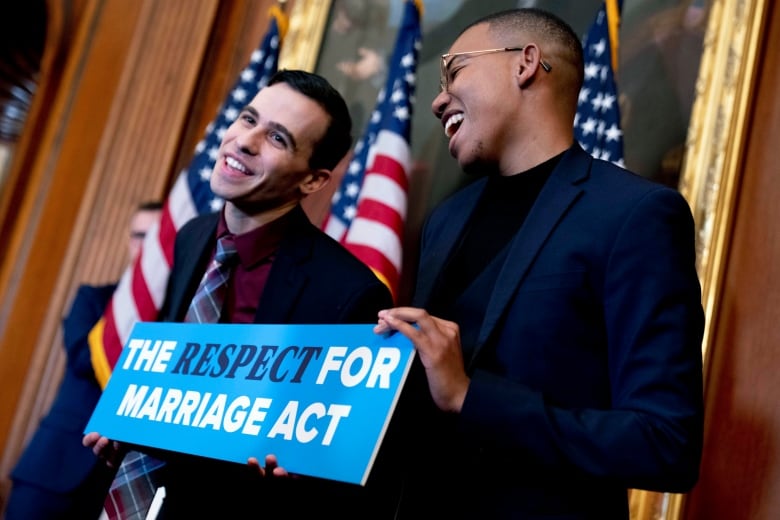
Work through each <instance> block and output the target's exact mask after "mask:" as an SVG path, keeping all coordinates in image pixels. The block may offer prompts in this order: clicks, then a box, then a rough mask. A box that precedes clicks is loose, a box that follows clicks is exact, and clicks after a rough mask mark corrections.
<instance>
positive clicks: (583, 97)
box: [577, 87, 590, 105]
mask: <svg viewBox="0 0 780 520" xmlns="http://www.w3.org/2000/svg"><path fill="white" fill-rule="evenodd" d="M589 97H590V89H589V88H585V87H582V89H580V97H579V98H578V99H577V104H578V105H581V104H583V103H585V102H586V101H587V100H588V98H589Z"/></svg>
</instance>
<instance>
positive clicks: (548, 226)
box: [468, 144, 592, 365]
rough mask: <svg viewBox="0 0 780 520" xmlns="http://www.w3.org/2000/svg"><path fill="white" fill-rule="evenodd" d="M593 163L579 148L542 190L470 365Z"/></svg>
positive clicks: (501, 278)
mask: <svg viewBox="0 0 780 520" xmlns="http://www.w3.org/2000/svg"><path fill="white" fill-rule="evenodd" d="M591 162H592V159H591V157H590V156H589V155H588V154H586V153H585V152H584V151H582V149H581V148H580V147H579V145H577V144H575V145H574V146H573V147H572V148H570V149H569V151H568V152H567V153H566V154H565V155H564V156H563V157H562V158H561V161H560V162H559V163H558V166H556V167H555V169H554V170H553V172H552V174H551V176H550V178H549V180H548V181H547V183H546V184H545V185H544V187H543V188H542V191H541V192H540V193H539V197H538V198H537V200H536V202H534V205H533V206H532V207H531V211H530V212H529V214H528V217H527V218H526V220H525V223H524V224H523V226H522V227H521V228H520V231H519V232H518V233H517V235H515V237H514V239H512V242H511V243H510V246H509V252H508V254H507V258H506V261H505V262H504V266H503V267H502V268H501V271H500V272H499V275H498V279H497V280H496V285H495V288H494V290H493V293H492V294H491V295H490V299H489V301H488V305H487V309H486V310H485V317H484V320H483V322H482V327H481V328H480V332H479V336H478V337H477V343H476V345H475V348H474V350H473V352H472V356H471V359H470V360H469V361H468V363H469V365H470V364H471V363H472V362H473V361H474V360H475V359H476V357H477V355H478V353H479V351H480V350H481V349H482V347H483V346H484V345H485V343H486V342H487V340H488V339H489V338H490V336H491V334H492V333H493V331H494V329H495V328H496V325H497V324H498V322H499V320H500V319H501V316H502V315H503V314H504V311H505V309H506V307H507V305H508V304H509V301H510V299H511V298H512V295H513V294H514V293H515V292H516V291H517V289H518V287H519V285H520V283H521V282H522V280H523V279H524V278H525V275H526V273H527V272H528V269H529V267H530V266H531V264H532V263H533V261H534V259H535V258H536V256H537V254H538V253H539V251H540V249H541V248H542V245H543V244H544V242H545V240H546V239H547V237H548V236H549V235H550V233H552V231H553V229H554V228H555V226H556V224H557V223H558V222H559V221H560V220H561V219H562V218H563V216H564V215H565V213H566V211H567V209H568V208H569V207H570V206H571V205H572V204H573V203H574V202H575V200H576V199H577V198H578V197H579V196H580V194H581V193H582V188H580V187H579V186H578V184H579V183H580V182H582V181H583V180H584V179H586V178H587V176H588V175H589V171H590V164H591Z"/></svg>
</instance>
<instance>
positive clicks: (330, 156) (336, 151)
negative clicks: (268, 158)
mask: <svg viewBox="0 0 780 520" xmlns="http://www.w3.org/2000/svg"><path fill="white" fill-rule="evenodd" d="M275 83H285V84H287V85H289V86H290V87H291V88H293V89H294V90H297V91H298V92H300V93H301V94H303V95H304V96H306V97H308V98H310V99H312V100H314V101H316V102H317V103H318V104H319V105H320V106H321V107H322V108H323V110H325V112H327V114H328V115H329V116H330V124H329V125H328V128H327V130H326V131H325V135H324V136H322V139H320V141H319V142H318V143H316V144H315V145H314V150H312V154H311V158H310V159H309V167H311V168H315V169H316V168H325V169H326V170H332V169H333V168H335V167H336V165H337V164H338V163H339V161H340V160H341V158H342V157H344V155H345V154H346V153H347V151H349V148H350V147H351V146H352V134H351V132H352V118H351V117H350V115H349V109H348V108H347V103H346V102H345V101H344V98H343V97H341V94H339V92H338V91H337V90H336V89H335V88H333V86H332V85H331V84H330V83H328V80H326V79H325V78H323V77H322V76H320V75H318V74H313V73H311V72H305V71H302V70H284V69H283V70H280V71H279V72H277V73H276V74H274V75H273V76H271V79H269V80H268V86H271V85H273V84H275Z"/></svg>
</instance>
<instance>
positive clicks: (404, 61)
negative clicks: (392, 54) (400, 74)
mask: <svg viewBox="0 0 780 520" xmlns="http://www.w3.org/2000/svg"><path fill="white" fill-rule="evenodd" d="M401 65H402V66H403V67H404V68H405V69H408V68H409V67H411V66H412V65H414V54H412V53H411V52H408V53H406V54H404V56H403V58H401Z"/></svg>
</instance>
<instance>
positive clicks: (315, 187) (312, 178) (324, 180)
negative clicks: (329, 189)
mask: <svg viewBox="0 0 780 520" xmlns="http://www.w3.org/2000/svg"><path fill="white" fill-rule="evenodd" d="M329 182H330V170H326V169H324V168H320V169H318V170H311V171H310V172H309V174H308V175H307V176H306V178H305V179H304V180H303V182H301V184H300V185H299V187H300V189H301V194H303V196H304V197H305V196H306V195H311V194H312V193H316V192H318V191H320V190H321V189H322V188H324V187H325V186H327V185H328V183H329Z"/></svg>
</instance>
